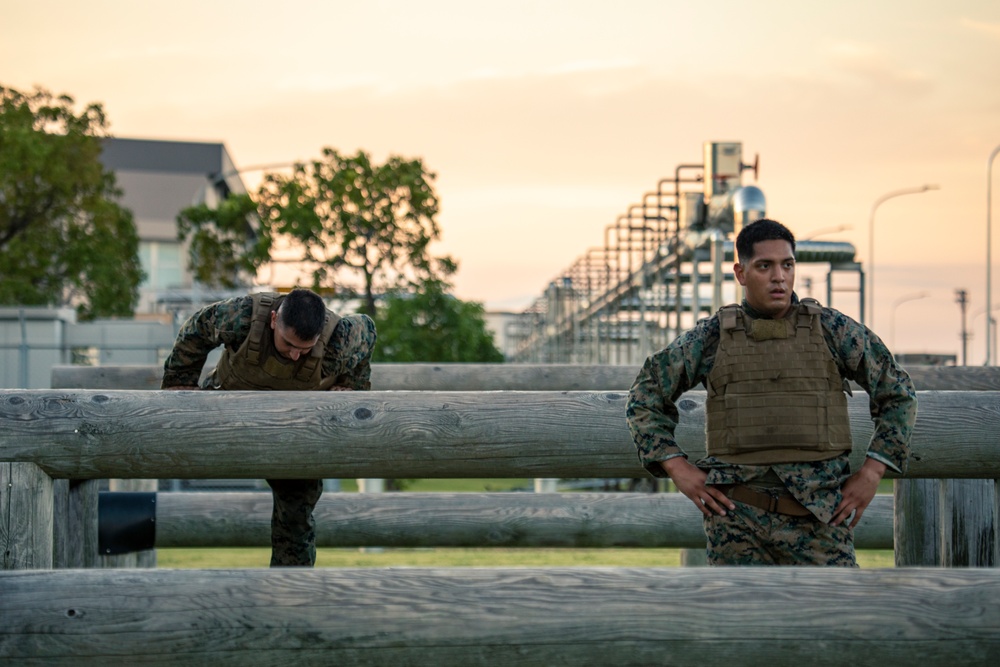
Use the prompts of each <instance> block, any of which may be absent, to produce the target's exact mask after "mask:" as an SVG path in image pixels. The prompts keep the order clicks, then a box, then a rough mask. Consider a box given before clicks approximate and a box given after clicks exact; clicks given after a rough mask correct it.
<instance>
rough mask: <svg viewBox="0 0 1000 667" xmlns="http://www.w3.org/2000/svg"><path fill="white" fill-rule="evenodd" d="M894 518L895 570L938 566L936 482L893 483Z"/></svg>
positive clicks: (938, 528) (920, 480) (937, 482)
mask: <svg viewBox="0 0 1000 667" xmlns="http://www.w3.org/2000/svg"><path fill="white" fill-rule="evenodd" d="M892 487H893V501H894V504H895V518H894V521H893V545H894V550H895V551H894V556H895V560H896V567H921V566H923V567H931V566H934V565H940V564H941V522H940V516H941V505H940V494H939V493H938V491H939V488H940V481H939V480H936V479H897V480H894V481H893V485H892Z"/></svg>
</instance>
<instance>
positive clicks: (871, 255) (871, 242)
mask: <svg viewBox="0 0 1000 667" xmlns="http://www.w3.org/2000/svg"><path fill="white" fill-rule="evenodd" d="M937 189H938V186H936V185H921V186H920V187H916V188H903V189H902V190H893V191H892V192H888V193H886V194H884V195H882V196H881V197H879V198H878V199H876V200H875V203H874V204H872V212H871V215H870V216H869V217H868V327H869V328H871V329H874V328H875V210H876V209H877V208H878V207H879V205H881V204H882V202H884V201H886V200H887V199H892V198H893V197H901V196H903V195H915V194H920V193H921V192H927V191H928V190H937Z"/></svg>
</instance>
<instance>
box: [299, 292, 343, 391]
mask: <svg viewBox="0 0 1000 667" xmlns="http://www.w3.org/2000/svg"><path fill="white" fill-rule="evenodd" d="M340 319H341V318H340V315H337V314H336V313H333V312H330V311H329V310H328V311H326V321H325V322H324V323H323V331H322V333H320V335H319V340H318V341H316V345H314V346H313V349H312V351H311V352H310V353H309V358H308V359H306V362H305V363H304V364H302V368H300V369H299V372H298V373H297V377H298V378H300V379H302V380H303V381H305V380H308V379H309V378H311V377H312V376H313V373H314V372H315V371H316V367H317V366H318V365H319V364H321V363H323V356H324V355H325V354H326V347H327V345H329V344H330V336H332V335H333V330H334V329H336V328H337V325H338V324H339V323H340Z"/></svg>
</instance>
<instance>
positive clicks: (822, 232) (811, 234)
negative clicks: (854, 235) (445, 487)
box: [799, 225, 852, 241]
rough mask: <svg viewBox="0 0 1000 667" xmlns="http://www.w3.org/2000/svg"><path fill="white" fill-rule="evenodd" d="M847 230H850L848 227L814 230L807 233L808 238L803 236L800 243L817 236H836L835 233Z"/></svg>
mask: <svg viewBox="0 0 1000 667" xmlns="http://www.w3.org/2000/svg"><path fill="white" fill-rule="evenodd" d="M848 229H852V227H851V226H850V225H840V226H838V227H823V228H822V229H814V230H813V231H811V232H809V235H808V236H804V237H802V238H801V239H799V240H800V241H812V240H813V239H814V238H816V237H817V236H823V235H825V234H836V233H837V232H843V231H846V230H848Z"/></svg>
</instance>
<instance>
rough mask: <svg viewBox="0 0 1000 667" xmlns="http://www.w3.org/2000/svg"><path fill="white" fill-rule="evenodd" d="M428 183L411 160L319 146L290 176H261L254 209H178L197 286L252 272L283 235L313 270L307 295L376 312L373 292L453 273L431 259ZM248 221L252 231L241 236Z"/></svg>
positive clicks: (432, 215) (244, 204)
mask: <svg viewBox="0 0 1000 667" xmlns="http://www.w3.org/2000/svg"><path fill="white" fill-rule="evenodd" d="M434 178H435V175H434V174H433V173H431V172H429V171H427V169H426V168H425V167H424V164H423V162H422V161H421V160H419V159H414V160H406V159H403V158H401V157H398V156H390V157H389V158H388V159H387V160H386V162H385V163H384V164H376V163H373V162H372V159H371V156H370V155H369V154H368V153H366V152H364V151H358V153H357V154H356V155H341V154H340V153H338V152H337V151H336V150H334V149H332V148H325V149H323V152H322V158H321V159H318V160H314V161H313V162H311V163H309V164H304V163H300V164H297V165H295V168H294V171H293V173H292V174H290V175H282V174H267V175H266V176H265V177H264V182H263V183H262V185H261V186H260V189H259V190H258V192H257V195H256V197H255V199H256V202H255V205H252V204H253V202H251V201H250V200H249V199H246V198H243V199H240V200H237V201H234V202H233V203H232V204H231V205H230V206H229V207H228V208H227V207H226V206H223V207H220V208H219V209H211V208H209V207H208V206H205V205H202V206H197V207H193V208H189V209H185V210H184V211H182V212H181V214H180V216H179V217H178V223H179V229H180V234H181V238H182V239H184V238H187V236H188V235H191V236H192V239H193V240H194V241H195V244H194V246H193V248H192V257H191V260H192V264H193V266H194V267H195V271H196V274H197V275H198V276H199V277H200V278H202V280H203V281H206V282H209V283H212V282H221V281H223V280H224V275H225V274H226V272H227V271H229V272H230V274H231V272H232V270H233V269H234V268H237V269H239V270H246V271H252V270H256V269H257V268H259V267H260V266H261V265H262V264H263V263H265V262H266V261H268V260H269V258H270V255H271V253H272V250H273V248H274V245H275V244H276V243H277V242H278V240H279V239H281V240H283V241H285V242H287V243H290V244H291V245H292V246H293V247H297V248H300V249H301V250H302V253H303V254H302V259H303V260H304V262H306V263H308V264H310V265H311V266H313V267H314V270H313V285H312V286H313V288H314V289H319V290H327V291H329V290H330V289H332V290H333V291H334V292H335V293H338V294H340V295H341V296H360V297H361V298H362V299H363V302H364V310H365V312H367V313H368V314H374V313H375V312H376V295H378V294H381V293H384V292H388V291H392V290H404V291H405V290H410V289H414V288H416V287H417V286H419V285H423V284H425V283H427V282H428V281H441V280H446V279H447V278H448V276H450V275H452V274H453V273H454V272H455V270H456V269H457V265H456V263H455V262H454V261H453V260H452V259H451V258H450V257H446V256H445V257H434V256H432V255H431V253H430V249H429V247H430V244H431V243H432V242H433V241H435V240H437V239H438V238H439V237H440V234H441V230H440V228H439V226H438V224H437V221H436V216H437V213H438V199H437V196H436V195H435V193H434V189H433V187H432V181H433V180H434ZM241 216H242V217H241ZM248 221H249V224H251V226H252V227H253V228H254V229H255V230H256V237H255V238H253V239H249V240H248V239H246V238H245V235H244V229H245V228H246V225H247V224H248Z"/></svg>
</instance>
